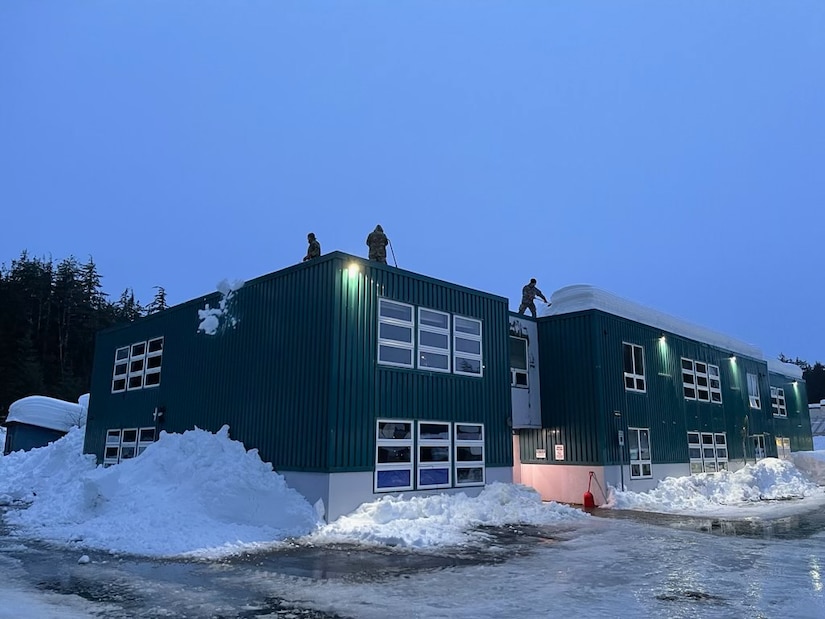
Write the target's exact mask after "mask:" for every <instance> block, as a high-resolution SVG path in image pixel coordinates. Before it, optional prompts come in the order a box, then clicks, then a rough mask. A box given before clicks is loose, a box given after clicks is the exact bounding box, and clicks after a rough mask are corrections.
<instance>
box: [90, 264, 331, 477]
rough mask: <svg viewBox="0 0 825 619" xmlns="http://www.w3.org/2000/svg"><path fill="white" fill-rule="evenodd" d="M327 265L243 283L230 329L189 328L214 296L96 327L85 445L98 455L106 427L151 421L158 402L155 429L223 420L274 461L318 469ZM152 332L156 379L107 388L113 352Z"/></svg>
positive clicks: (207, 425) (327, 343)
mask: <svg viewBox="0 0 825 619" xmlns="http://www.w3.org/2000/svg"><path fill="white" fill-rule="evenodd" d="M334 270H335V265H334V264H333V263H332V262H331V261H325V262H320V263H317V264H312V265H309V264H305V265H298V266H296V267H292V268H290V269H287V270H285V271H282V272H279V273H277V274H274V275H273V276H266V277H263V278H259V279H257V280H253V281H251V282H248V283H247V284H246V285H245V286H244V287H243V288H241V289H239V290H238V291H236V292H235V294H234V299H233V300H232V302H231V305H230V307H229V311H230V314H231V316H233V317H234V318H235V319H237V324H236V326H235V327H234V328H232V327H228V328H226V329H224V330H222V331H221V332H219V333H218V334H216V335H211V336H210V335H205V334H204V333H202V332H201V333H198V332H197V328H198V325H199V323H200V320H199V317H198V310H199V309H203V308H204V307H205V305H206V304H207V303H208V304H209V305H210V306H211V307H217V306H218V303H219V299H220V295H218V294H213V295H209V296H206V297H203V298H201V299H198V300H195V301H191V302H188V303H185V304H183V305H179V306H176V307H174V308H171V309H169V310H166V311H164V312H161V313H159V314H155V315H152V316H149V317H147V318H145V319H142V320H139V321H137V322H136V323H134V324H132V325H129V326H127V327H123V328H119V329H115V330H111V331H106V332H103V333H101V334H100V335H99V336H98V339H97V346H96V354H95V364H94V370H93V377H92V397H91V400H90V410H89V425H88V429H87V444H86V450H87V451H88V452H91V453H96V454H97V455H98V457H102V456H101V454H102V451H103V442H104V440H105V431H106V429H107V428H110V427H113V428H118V427H130V426H134V427H145V426H151V425H153V424H154V422H153V419H152V412H153V411H154V408H155V406H164V407H165V408H166V420H165V423H164V424H162V425H161V426H160V428H161V429H165V430H167V431H170V432H183V431H185V430H188V429H191V428H192V427H193V426H195V425H197V426H198V427H200V428H203V429H207V430H210V431H216V430H218V429H219V428H220V427H221V426H222V425H224V424H229V426H230V435H231V436H232V437H233V438H234V439H237V440H240V441H243V442H244V444H245V445H247V446H248V447H252V446H254V447H257V448H258V449H259V451H260V454H261V457H262V458H263V459H264V460H267V461H271V462H272V463H273V464H274V465H275V466H276V467H277V468H281V469H303V470H325V469H326V468H327V459H326V458H327V451H326V449H325V439H326V436H327V419H326V414H327V409H328V404H329V384H330V364H329V361H328V360H329V356H330V351H331V349H332V344H331V342H332V339H333V323H332V316H333V303H332V302H331V300H330V294H331V281H332V277H333V272H334ZM158 336H163V337H164V338H165V340H164V352H163V363H162V373H161V384H160V386H159V387H157V388H150V389H142V390H137V391H128V392H125V393H121V394H111V393H110V391H111V389H110V385H111V377H112V363H113V357H114V351H115V349H116V348H118V347H120V346H125V345H129V344H131V343H133V342H138V341H142V340H145V339H148V338H153V337H158Z"/></svg>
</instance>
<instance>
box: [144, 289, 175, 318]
mask: <svg viewBox="0 0 825 619" xmlns="http://www.w3.org/2000/svg"><path fill="white" fill-rule="evenodd" d="M155 290H156V292H155V298H154V299H152V302H151V303H149V305H147V306H146V313H147V314H155V313H157V312H162V311H163V310H165V309H166V308H167V307H169V306H168V305H167V304H166V289H165V288H164V287H163V286H155Z"/></svg>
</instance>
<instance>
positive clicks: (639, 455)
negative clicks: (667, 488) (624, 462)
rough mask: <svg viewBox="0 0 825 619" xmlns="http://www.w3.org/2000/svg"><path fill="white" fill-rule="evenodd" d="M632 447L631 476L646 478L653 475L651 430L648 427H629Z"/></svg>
mask: <svg viewBox="0 0 825 619" xmlns="http://www.w3.org/2000/svg"><path fill="white" fill-rule="evenodd" d="M627 432H628V444H629V448H630V478H631V479H644V478H646V477H652V476H653V469H652V466H651V459H650V430H649V429H648V428H628V429H627Z"/></svg>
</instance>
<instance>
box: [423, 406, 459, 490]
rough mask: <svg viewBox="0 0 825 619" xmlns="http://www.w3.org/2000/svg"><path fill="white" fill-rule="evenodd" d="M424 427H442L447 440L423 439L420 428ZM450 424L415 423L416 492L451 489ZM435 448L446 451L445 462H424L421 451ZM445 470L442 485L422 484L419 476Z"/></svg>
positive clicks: (444, 422)
mask: <svg viewBox="0 0 825 619" xmlns="http://www.w3.org/2000/svg"><path fill="white" fill-rule="evenodd" d="M424 426H443V427H444V428H445V429H446V431H447V438H435V437H432V436H428V437H423V436H422V428H423V427H424ZM452 429H453V427H452V424H451V423H450V422H448V421H425V420H423V419H422V420H419V421H418V422H417V423H416V437H417V444H416V447H415V455H416V458H415V487H416V489H417V490H433V489H437V488H452V486H453V484H452V482H453V459H452V451H453V450H452V442H453V434H452ZM428 448H437V449H446V451H447V459H446V460H424V459H423V458H422V449H428ZM441 470H445V471H446V473H447V481H446V482H443V483H438V482H436V483H430V484H422V483H421V476H422V474H426V472H432V471H441Z"/></svg>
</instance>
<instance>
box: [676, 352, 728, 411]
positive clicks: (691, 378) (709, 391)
mask: <svg viewBox="0 0 825 619" xmlns="http://www.w3.org/2000/svg"><path fill="white" fill-rule="evenodd" d="M682 392H683V395H684V397H685V399H686V400H699V401H700V402H713V403H714V404H721V403H722V381H721V378H720V374H719V366H718V365H711V364H709V363H705V362H704V361H694V360H693V359H685V358H684V357H682Z"/></svg>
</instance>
